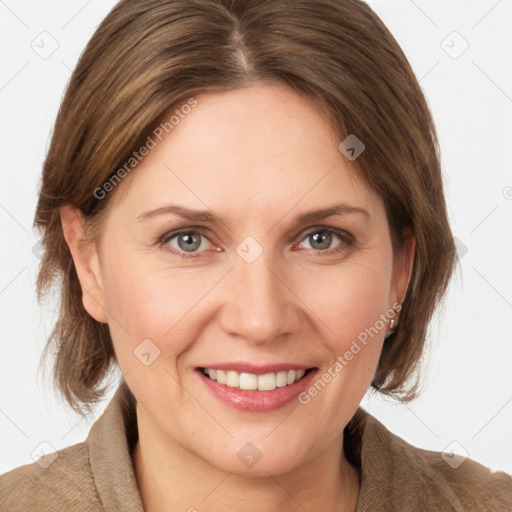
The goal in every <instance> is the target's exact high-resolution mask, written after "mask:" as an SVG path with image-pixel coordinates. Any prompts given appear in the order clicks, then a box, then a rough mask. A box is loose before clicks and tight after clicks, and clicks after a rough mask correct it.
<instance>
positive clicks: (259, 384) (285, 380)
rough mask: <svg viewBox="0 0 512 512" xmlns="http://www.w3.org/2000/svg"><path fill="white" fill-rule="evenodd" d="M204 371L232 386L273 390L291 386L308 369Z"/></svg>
mask: <svg viewBox="0 0 512 512" xmlns="http://www.w3.org/2000/svg"><path fill="white" fill-rule="evenodd" d="M203 373H204V374H205V375H207V376H209V377H210V379H212V380H216V381H217V382H218V383H219V384H225V385H226V386H229V387H231V388H239V389H245V390H254V391H255V390H258V391H272V390H273V389H276V388H282V387H284V386H290V385H291V384H293V383H295V382H297V381H298V380H300V379H302V377H304V375H305V373H306V370H288V371H281V372H276V373H266V374H264V375H255V374H253V373H238V372H235V371H233V370H228V371H224V370H216V369H214V368H206V369H204V370H203Z"/></svg>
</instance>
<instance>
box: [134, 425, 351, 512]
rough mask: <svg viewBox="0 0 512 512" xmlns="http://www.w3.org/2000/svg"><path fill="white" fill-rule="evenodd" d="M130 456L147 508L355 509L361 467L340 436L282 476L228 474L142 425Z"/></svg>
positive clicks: (151, 511)
mask: <svg viewBox="0 0 512 512" xmlns="http://www.w3.org/2000/svg"><path fill="white" fill-rule="evenodd" d="M137 417H138V418H139V415H137ZM139 427H140V424H139ZM133 458H134V465H135V473H136V476H137V481H138V484H139V490H140V494H141V498H142V502H143V504H144V510H145V511H146V512H160V511H164V510H183V511H190V512H194V511H195V512H197V511H199V510H200V511H201V512H208V511H218V510H242V509H243V510H244V511H246V512H252V511H261V510H265V511H268V512H274V511H278V510H279V511H282V510H289V511H295V510H296V511H301V512H303V511H304V510H325V511H330V512H335V511H336V512H353V511H354V510H355V509H356V503H357V498H358V495H359V472H358V470H357V469H356V468H354V467H353V466H352V465H351V464H350V463H349V462H348V461H347V459H346V458H345V456H344V453H343V436H342V435H341V436H339V438H337V439H336V441H335V442H334V443H333V444H332V445H329V446H328V447H327V449H325V450H324V451H323V452H321V453H320V454H318V455H317V456H315V457H314V458H313V459H311V460H309V461H307V462H306V463H304V464H303V465H302V466H300V467H297V468H294V469H293V470H292V471H289V472H287V473H285V474H280V475H271V474H270V473H268V476H240V475H234V474H231V473H226V472H224V471H221V470H219V469H218V468H215V467H213V466H211V465H210V464H208V463H207V462H205V461H204V460H203V459H201V458H199V457H198V456H197V455H195V454H193V453H191V452H189V451H188V450H186V449H185V448H183V447H182V446H180V445H178V444H176V443H173V442H172V440H170V441H169V440H168V439H165V441H163V440H162V439H159V438H158V436H157V435H155V434H154V432H152V431H151V430H150V429H145V428H139V440H138V442H137V444H136V445H135V448H134V452H133Z"/></svg>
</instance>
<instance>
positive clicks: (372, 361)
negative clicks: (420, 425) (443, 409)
mask: <svg viewBox="0 0 512 512" xmlns="http://www.w3.org/2000/svg"><path fill="white" fill-rule="evenodd" d="M196 98H197V101H198V105H197V107H196V108H194V109H193V110H192V111H191V112H190V113H189V114H188V115H187V116H186V117H185V118H184V119H182V120H181V121H180V123H179V124H178V125H177V126H175V128H174V129H173V130H172V132H170V133H169V135H167V136H166V137H165V138H164V139H163V141H162V142H159V144H158V145H157V147H156V148H154V149H152V150H151V151H150V153H149V154H148V156H146V157H145V158H144V160H143V161H142V162H141V163H140V164H139V165H138V166H137V168H136V170H134V171H133V172H132V174H130V175H129V176H128V177H126V178H125V179H124V180H123V182H122V183H121V184H120V185H118V187H122V190H120V191H119V190H118V191H116V194H115V195H114V197H113V199H112V201H111V204H109V211H108V214H107V216H106V219H105V223H104V225H103V226H102V229H101V234H100V238H99V240H98V242H97V244H91V243H88V244H84V243H81V242H80V237H81V233H82V229H83V227H82V226H81V224H80V218H79V216H78V215H77V213H76V212H75V211H74V210H73V209H72V208H70V207H63V208H62V210H61V217H62V222H63V226H65V236H66V240H67V242H68V245H69V247H70V249H71V251H72V254H73V258H74V261H75V265H76V267H77V272H78V275H79V278H80V282H81V284H82V288H83V290H84V293H83V301H84V306H85V308H86V310H87V311H88V312H89V314H90V315H92V316H93V317H94V318H95V319H97V320H98V321H100V322H107V323H108V325H109V328H110V332H111V335H112V339H113V342H114V347H115V352H116V356H117V360H118V364H119V367H120V370H121V373H122V374H123V375H124V377H125V379H126V382H127V383H128V385H129V387H130V389H131V390H132V392H133V393H134V395H135V397H136V399H137V401H138V404H137V417H138V427H139V443H138V444H137V447H136V449H135V453H134V459H135V467H136V473H137V478H138V480H139V485H140V489H141V495H142V498H143V501H144V505H145V507H146V510H149V511H156V510H188V509H190V507H195V508H196V509H197V510H201V511H207V510H211V511H214V510H228V509H229V510H245V511H251V510H266V511H273V510H303V508H302V507H304V508H305V509H307V510H347V511H349V510H354V508H355V506H356V501H357V496H358V490H359V482H358V472H357V470H356V469H355V468H353V467H352V466H351V465H350V464H349V463H348V461H347V460H346V458H345V457H344V454H343V450H342V442H343V428H344V427H345V425H346V424H347V423H348V421H349V420H350V419H351V417H352V416H353V414H354V413H355V411H356V409H357V407H358V405H359V403H360V401H361V399H362V398H363V396H364V394H365V392H366V391H367V389H368V387H369V385H370V382H371V380H372V378H373V375H374V371H375V369H376V366H377V363H378V359H379V355H380V352H381V349H382V344H383V340H384V336H385V334H386V332H387V331H388V330H389V324H388V323H387V324H386V325H385V328H383V329H381V330H380V331H379V334H378V335H377V336H375V337H373V338H372V339H371V341H370V342H369V343H368V344H367V345H366V346H365V347H364V348H363V349H362V350H361V351H360V352H359V353H358V354H357V355H355V356H354V358H353V359H352V360H351V361H350V362H349V363H348V364H347V365H346V366H345V367H344V368H343V371H341V372H339V373H338V374H337V376H336V377H335V378H333V379H332V380H331V382H329V384H328V385H327V386H326V387H325V388H324V389H323V390H322V391H321V392H320V393H318V395H317V396H315V397H314V398H312V399H311V400H310V402H309V403H308V404H306V405H303V404H300V403H299V402H298V401H296V400H294V401H292V402H291V403H290V404H287V405H286V406H284V407H282V408H280V409H277V410H275V411H272V412H264V413H261V412H252V411H241V410H237V409H234V408H232V407H230V406H229V405H227V404H225V403H224V402H221V401H220V400H218V399H217V398H216V397H214V396H213V395H212V394H211V392H210V391H209V390H208V389H207V388H206V386H205V385H204V383H203V382H202V381H201V379H200V378H199V375H198V373H197V371H196V370H195V369H196V368H197V367H198V366H205V365H206V364H207V363H212V362H213V363H215V362H216V363H221V362H231V361H237V362H240V361H248V362H251V363H257V364H270V363H283V362H287V363H296V364H306V365H307V366H308V367H317V368H318V369H319V370H318V371H319V375H321V374H322V373H323V372H325V371H326V370H327V369H328V368H329V367H331V366H332V364H333V362H334V361H335V360H336V358H337V357H338V356H339V355H342V354H344V353H345V352H346V350H348V349H349V347H350V345H351V343H352V341H353V340H354V339H356V338H357V336H358V334H359V333H361V332H362V331H363V330H364V329H365V328H368V327H370V326H373V325H375V323H376V321H377V320H378V319H379V315H381V314H383V313H385V312H386V311H388V310H389V309H390V308H392V306H393V304H396V303H400V299H401V298H402V297H403V296H404V294H405V291H406V287H407V282H408V278H409V274H410V269H411V263H412V255H413V251H414V241H413V239H412V238H411V237H410V238H409V242H408V243H407V244H406V247H407V250H404V251H403V252H402V253H400V254H393V251H392V246H391V239H390V233H389V226H388V223H387V219H386V215H385V209H384V204H383V202H382V200H381V199H380V198H379V197H378V196H377V195H375V194H374V193H373V192H372V191H371V189H370V188H369V187H368V186H367V185H366V184H365V183H363V182H362V181H361V180H360V179H359V178H358V175H357V169H356V168H355V167H354V165H355V164H357V161H356V162H354V163H351V162H349V161H348V160H347V159H346V158H345V157H344V156H343V155H342V154H341V153H340V152H339V150H338V148H337V147H338V145H339V143H340V140H338V138H337V136H336V135H335V134H334V133H333V132H332V129H331V128H330V127H329V125H328V123H327V122H326V120H325V119H324V117H323V116H322V114H321V112H320V110H319V109H318V108H316V106H315V104H314V102H313V101H312V100H311V99H309V98H307V97H304V96H301V95H299V94H297V93H296V92H293V91H292V90H290V89H288V88H287V87H286V86H284V85H275V84H273V85H268V84H257V85H253V86H250V87H247V88H244V89H239V90H236V91H231V92H228V93H216V94H202V95H198V96H196ZM117 192H121V193H120V194H119V193H117ZM107 199H108V198H107ZM335 203H344V204H346V205H350V206H353V207H356V208H361V209H364V210H366V212H367V215H366V214H361V213H345V214H343V215H341V216H331V217H328V218H325V219H323V220H321V221H315V222H313V223H303V224H296V223H295V219H296V217H297V216H298V215H299V214H301V213H303V212H306V211H310V210H314V209H320V208H325V207H328V206H331V205H333V204H335ZM171 204H172V205H178V204H179V205H181V206H185V207H187V208H192V209H198V210H207V211H208V212H210V213H213V214H215V215H217V216H220V217H222V218H223V219H224V223H222V224H218V225H212V224H208V223H205V222H199V223H198V222H193V221H189V220H187V219H184V218H181V217H180V216H177V215H175V214H171V213H169V214H161V215H154V216H150V217H146V218H144V219H143V220H138V217H139V216H140V215H141V214H143V213H145V212H148V211H152V210H155V209H157V208H160V207H164V206H166V205H171ZM184 227H185V228H186V227H193V230H198V229H201V231H202V234H203V235H204V236H203V237H201V238H199V240H202V242H201V245H200V246H199V247H198V248H197V249H195V252H194V253H192V254H194V255H193V256H190V254H191V253H190V252H186V251H185V250H184V249H183V247H185V248H186V247H187V246H186V244H183V238H182V244H181V246H180V244H179V243H178V242H179V240H180V239H179V238H178V237H174V238H172V239H171V240H167V241H165V240H164V241H161V243H159V240H161V239H162V237H163V236H164V235H165V234H167V233H171V232H173V231H174V230H176V229H179V228H184ZM315 228H316V231H315ZM327 228H333V229H335V228H338V229H340V230H342V231H343V232H347V233H349V234H350V238H347V239H345V238H342V237H340V236H339V235H337V234H336V233H332V241H331V243H330V245H329V242H328V241H327V242H326V245H327V249H324V250H322V249H321V247H322V244H321V240H320V241H317V242H315V239H314V238H313V237H312V236H311V235H314V234H315V233H318V232H322V230H325V229H327ZM247 236H250V237H252V238H253V239H254V240H255V241H256V242H257V243H258V244H259V246H260V247H261V249H262V250H263V252H262V254H261V255H260V256H259V257H258V258H257V259H256V260H255V261H253V262H252V263H247V262H246V261H245V260H244V259H243V258H242V257H240V256H239V254H237V252H236V249H237V247H238V246H239V244H240V243H241V242H242V241H244V239H245V238H246V237H247ZM319 247H320V248H319ZM173 251H174V252H173ZM180 253H181V255H180ZM183 254H184V255H185V256H182V255H183ZM148 338H149V339H151V340H152V343H154V344H155V345H156V346H157V347H158V349H159V350H160V355H159V356H158V357H157V358H156V359H155V360H154V362H153V363H152V364H151V365H149V366H145V365H144V364H142V363H141V362H140V361H139V359H138V358H137V357H135V356H134V350H136V348H137V346H138V345H139V344H140V343H141V342H142V340H144V339H148ZM247 442H251V443H253V444H254V445H255V446H256V447H257V448H258V450H259V451H260V452H261V454H262V457H261V459H260V460H259V461H258V462H257V463H256V464H255V465H254V466H252V467H250V468H247V467H246V466H245V465H244V464H242V463H241V462H240V460H239V459H238V457H237V452H238V451H239V450H240V448H241V447H242V446H244V445H245V444H246V443H247ZM169 482H172V484H169ZM191 510H193V509H191Z"/></svg>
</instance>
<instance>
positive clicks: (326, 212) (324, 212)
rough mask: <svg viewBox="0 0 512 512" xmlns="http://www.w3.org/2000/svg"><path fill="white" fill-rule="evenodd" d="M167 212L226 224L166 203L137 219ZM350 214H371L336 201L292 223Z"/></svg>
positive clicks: (215, 217) (208, 213)
mask: <svg viewBox="0 0 512 512" xmlns="http://www.w3.org/2000/svg"><path fill="white" fill-rule="evenodd" d="M169 214H174V215H179V216H181V217H184V218H185V219H188V220H190V221H193V222H202V223H205V224H211V225H219V224H226V222H225V220H224V219H223V218H222V217H220V216H218V215H216V214H214V213H213V212H212V211H211V210H209V211H208V210H192V209H190V208H186V207H184V206H179V205H167V206H162V207H160V208H156V209H154V210H148V211H145V212H143V213H141V214H140V215H139V216H138V217H137V221H138V222H142V221H145V220H148V219H152V218H154V217H157V216H160V215H169ZM352 214H358V215H361V216H363V217H364V218H365V220H370V219H371V215H370V214H369V213H368V211H367V210H365V209H364V208H360V207H357V206H351V205H348V204H343V203H336V204H334V205H332V206H328V207H326V208H320V209H315V210H311V211H307V212H304V213H301V214H300V215H298V216H297V217H296V218H295V221H294V223H295V224H306V223H310V222H317V221H320V220H322V219H325V218H327V217H333V216H345V215H352ZM286 215H287V214H285V215H284V216H283V217H281V219H280V220H279V221H278V222H277V223H279V222H280V221H281V220H282V219H283V218H284V217H286ZM277 223H276V224H277Z"/></svg>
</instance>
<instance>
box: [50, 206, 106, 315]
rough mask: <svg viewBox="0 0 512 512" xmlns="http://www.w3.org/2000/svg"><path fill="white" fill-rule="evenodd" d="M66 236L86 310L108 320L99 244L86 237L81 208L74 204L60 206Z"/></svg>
mask: <svg viewBox="0 0 512 512" xmlns="http://www.w3.org/2000/svg"><path fill="white" fill-rule="evenodd" d="M60 220H61V225H62V231H63V234H64V239H65V240H66V243H67V245H68V247H69V250H70V252H71V256H72V258H73V263H74V265H75V269H76V272H77V275H78V279H79V281H80V286H81V288H82V302H83V305H84V307H85V309H86V311H87V312H88V313H89V314H90V315H91V316H92V317H93V318H94V319H95V320H97V321H98V322H103V323H107V320H108V319H107V314H106V311H105V307H104V303H105V298H104V293H103V281H102V278H101V269H100V264H99V258H98V251H97V248H96V244H95V243H94V242H92V241H85V240H84V235H85V224H84V220H83V218H82V216H81V215H80V212H79V211H78V210H77V209H76V208H73V207H71V206H63V207H61V209H60Z"/></svg>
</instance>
